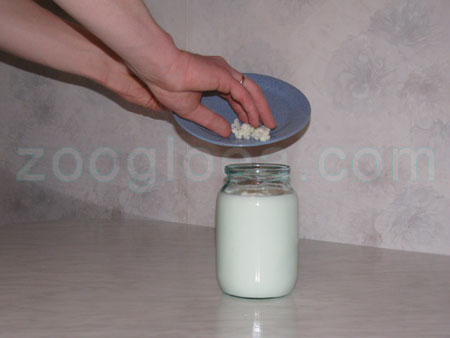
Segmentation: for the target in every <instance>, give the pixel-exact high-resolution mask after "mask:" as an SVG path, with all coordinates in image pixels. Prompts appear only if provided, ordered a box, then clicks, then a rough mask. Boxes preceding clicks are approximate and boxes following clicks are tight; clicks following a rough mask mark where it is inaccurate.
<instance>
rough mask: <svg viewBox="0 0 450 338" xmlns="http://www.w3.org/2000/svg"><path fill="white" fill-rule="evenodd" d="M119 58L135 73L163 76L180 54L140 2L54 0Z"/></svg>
mask: <svg viewBox="0 0 450 338" xmlns="http://www.w3.org/2000/svg"><path fill="white" fill-rule="evenodd" d="M55 2H56V3H58V5H60V6H61V7H62V8H64V9H65V10H66V11H67V12H68V13H69V14H70V15H72V16H73V17H74V18H76V19H77V20H78V21H79V22H80V23H81V24H83V25H84V26H85V27H86V28H87V29H89V31H91V32H92V33H93V34H95V35H96V36H97V37H98V38H99V39H101V40H102V41H103V42H104V43H106V44H107V45H108V46H109V47H110V48H111V49H112V50H114V51H115V52H116V53H117V54H118V55H120V56H121V57H122V58H123V59H124V61H125V63H126V64H127V65H128V66H129V67H130V68H131V69H133V70H134V71H135V72H136V74H139V75H140V76H143V77H145V78H146V79H148V80H151V81H158V79H159V78H162V77H164V75H165V74H166V73H167V71H168V70H169V68H170V65H171V63H172V62H173V60H175V59H176V58H177V56H178V55H179V53H180V51H179V50H178V49H177V48H176V46H175V44H174V42H173V40H172V38H171V37H170V35H168V34H167V33H166V32H164V31H163V30H162V29H161V28H160V27H159V26H158V25H157V24H156V22H155V21H154V20H153V18H152V16H151V14H150V12H149V11H148V9H147V7H146V6H145V4H144V3H143V2H142V1H141V0H95V1H92V0H55Z"/></svg>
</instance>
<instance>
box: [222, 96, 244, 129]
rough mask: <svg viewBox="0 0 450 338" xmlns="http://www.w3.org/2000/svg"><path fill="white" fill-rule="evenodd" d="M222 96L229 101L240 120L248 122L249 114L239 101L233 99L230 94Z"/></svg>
mask: <svg viewBox="0 0 450 338" xmlns="http://www.w3.org/2000/svg"><path fill="white" fill-rule="evenodd" d="M222 97H223V98H224V99H226V100H227V101H228V103H229V104H230V106H231V108H232V109H233V110H234V112H235V113H236V114H237V116H238V118H239V120H241V121H242V122H244V123H248V117H247V114H246V113H245V110H244V109H243V108H242V106H241V105H240V104H239V103H238V102H236V101H235V100H233V98H232V97H231V96H230V95H222Z"/></svg>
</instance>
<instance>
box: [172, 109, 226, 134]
mask: <svg viewBox="0 0 450 338" xmlns="http://www.w3.org/2000/svg"><path fill="white" fill-rule="evenodd" d="M180 116H181V117H183V118H185V119H188V120H190V121H192V122H195V123H197V124H199V125H201V126H203V127H205V128H207V129H209V130H211V131H213V132H215V133H216V134H219V135H220V136H222V137H229V136H230V134H231V126H230V124H229V123H228V121H227V120H226V119H225V118H224V117H223V116H221V115H219V114H217V113H215V112H213V111H212V110H210V109H208V108H206V107H205V106H204V105H202V104H199V105H198V106H197V108H196V109H195V110H194V111H192V112H190V113H188V114H182V115H181V114H180Z"/></svg>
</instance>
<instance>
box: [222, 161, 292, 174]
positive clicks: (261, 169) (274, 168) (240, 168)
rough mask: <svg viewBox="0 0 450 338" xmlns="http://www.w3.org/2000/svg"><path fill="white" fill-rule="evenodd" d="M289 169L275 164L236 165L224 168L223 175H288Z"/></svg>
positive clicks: (283, 165) (284, 165)
mask: <svg viewBox="0 0 450 338" xmlns="http://www.w3.org/2000/svg"><path fill="white" fill-rule="evenodd" d="M290 169H291V167H290V166H288V165H286V164H277V163H236V164H229V165H227V166H225V174H227V175H230V176H241V175H244V176H247V175H252V176H253V175H263V176H271V175H289V173H290Z"/></svg>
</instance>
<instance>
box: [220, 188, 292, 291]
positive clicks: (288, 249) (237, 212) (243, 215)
mask: <svg viewBox="0 0 450 338" xmlns="http://www.w3.org/2000/svg"><path fill="white" fill-rule="evenodd" d="M216 222H217V224H216V225H217V228H216V240H217V278H218V280H219V284H220V286H221V288H222V290H223V291H224V292H225V293H228V294H230V295H234V296H240V297H248V298H267V297H280V296H283V295H286V294H288V293H289V292H291V291H292V289H293V288H294V286H295V282H296V280H297V268H298V200H297V195H296V194H295V193H289V194H284V195H275V196H262V195H255V194H253V195H232V194H226V193H223V192H221V193H219V196H218V198H217V209H216Z"/></svg>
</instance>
